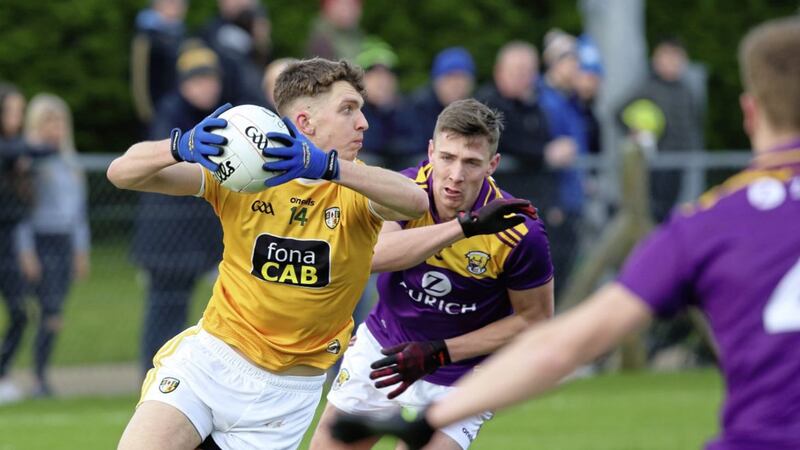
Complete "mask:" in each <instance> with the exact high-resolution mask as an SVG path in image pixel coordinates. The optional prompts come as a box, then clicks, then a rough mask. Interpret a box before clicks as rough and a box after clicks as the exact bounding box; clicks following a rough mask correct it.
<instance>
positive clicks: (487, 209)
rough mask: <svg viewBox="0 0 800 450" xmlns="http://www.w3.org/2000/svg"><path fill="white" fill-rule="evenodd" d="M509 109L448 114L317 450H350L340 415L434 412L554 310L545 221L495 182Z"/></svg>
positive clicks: (390, 236) (463, 434)
mask: <svg viewBox="0 0 800 450" xmlns="http://www.w3.org/2000/svg"><path fill="white" fill-rule="evenodd" d="M501 129H502V117H501V115H500V113H498V112H496V111H494V110H492V109H491V108H489V107H488V106H486V105H484V104H482V103H480V102H478V101H477V100H474V99H466V100H460V101H457V102H454V103H452V104H450V105H449V106H448V107H447V108H445V109H444V111H442V113H441V114H440V115H439V117H438V119H437V123H436V128H435V131H434V135H433V139H432V140H431V141H430V143H429V147H428V160H427V161H423V162H422V163H421V164H420V165H419V166H417V167H414V168H409V169H406V170H405V171H403V173H404V174H405V175H406V176H408V177H409V178H411V179H413V180H415V181H416V183H417V184H418V185H419V186H420V187H422V188H423V189H425V190H426V192H427V193H428V197H429V204H430V205H431V206H430V208H429V211H428V213H427V214H425V215H424V216H423V217H422V218H420V219H417V220H412V221H402V222H386V223H385V224H384V226H383V229H382V231H381V234H380V236H379V240H378V243H377V245H376V247H375V256H374V258H373V262H372V269H373V271H375V272H383V273H382V274H381V275H380V277H379V279H378V294H379V299H378V303H377V305H376V306H375V308H374V309H373V310H372V312H371V313H370V315H369V317H368V318H367V320H366V322H365V324H363V325H361V327H360V328H359V330H358V332H357V333H356V338H355V341H354V342H352V343H351V346H350V348H349V349H348V350H347V352H346V353H345V356H344V361H343V362H342V367H341V370H340V372H339V374H338V376H337V378H336V380H335V381H334V384H333V386H332V390H331V391H330V393H329V394H328V406H327V408H326V410H325V412H324V413H323V416H322V418H321V420H320V425H319V426H318V428H317V431H316V433H315V435H314V438H313V440H312V443H311V448H312V449H325V450H330V449H362V448H370V447H371V446H372V445H373V444H374V443H375V442H376V441H377V438H374V439H366V440H364V441H362V442H359V443H354V444H344V443H341V442H337V441H335V440H333V439H332V438H331V435H330V430H329V425H330V423H331V421H332V420H333V419H334V418H335V417H336V416H338V415H339V414H341V413H350V414H369V415H377V416H381V415H384V416H386V415H389V414H392V413H394V412H397V411H400V409H401V408H403V407H413V408H425V407H426V406H428V405H429V404H430V403H431V402H432V401H434V400H435V399H437V398H440V397H441V396H443V395H445V394H446V393H447V392H449V391H450V390H451V389H453V387H452V385H453V384H454V383H455V382H456V381H457V380H458V379H459V378H461V377H462V376H463V375H464V374H466V373H469V372H470V371H471V370H472V368H473V367H475V365H477V364H478V363H480V361H482V360H483V358H484V357H485V355H488V354H490V353H491V352H493V351H495V350H496V349H498V348H499V347H501V346H502V345H504V344H505V343H507V342H508V341H510V340H511V339H512V338H513V337H514V336H516V335H517V334H518V333H520V332H521V331H523V330H524V329H526V328H527V327H528V326H529V325H530V324H531V323H533V322H537V321H540V320H543V319H546V318H549V317H551V316H552V314H553V268H552V263H551V260H550V251H549V244H548V241H547V235H546V233H545V230H544V225H543V224H542V222H541V221H540V220H538V218H537V216H536V211H535V209H534V208H533V207H532V206H531V204H530V202H529V201H527V200H521V199H516V198H513V197H512V196H511V195H510V194H508V193H506V192H504V191H502V190H501V189H500V188H499V187H498V186H497V184H496V183H495V181H494V179H493V178H492V177H491V175H492V173H493V172H494V170H495V169H496V168H497V164H498V162H499V160H500V155H499V154H498V153H497V146H498V140H499V136H500V132H501ZM489 417H491V413H489V412H487V411H478V412H476V413H474V414H471V415H470V416H469V417H464V418H462V419H461V420H459V421H458V423H455V424H453V425H451V426H449V427H445V428H443V429H442V430H441V432H439V433H436V435H435V437H434V441H433V443H432V444H431V447H430V448H435V449H440V450H461V449H466V448H467V447H469V445H470V443H471V442H472V440H473V439H475V436H476V435H477V433H478V431H479V430H480V427H481V425H482V424H483V422H484V421H485V420H487V419H488V418H489Z"/></svg>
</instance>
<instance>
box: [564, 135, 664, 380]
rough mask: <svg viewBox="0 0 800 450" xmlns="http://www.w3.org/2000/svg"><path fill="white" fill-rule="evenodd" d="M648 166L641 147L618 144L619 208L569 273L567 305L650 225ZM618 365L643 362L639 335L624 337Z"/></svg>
mask: <svg viewBox="0 0 800 450" xmlns="http://www.w3.org/2000/svg"><path fill="white" fill-rule="evenodd" d="M648 173H649V172H648V167H647V164H646V161H645V157H644V153H643V152H642V149H641V148H640V147H639V146H638V145H636V143H634V142H633V141H632V140H626V141H625V143H624V144H623V147H622V167H621V177H620V182H621V186H620V194H621V196H620V209H619V211H618V212H617V214H616V215H615V216H614V217H613V218H612V220H611V222H610V223H609V225H608V226H607V227H606V228H605V230H604V231H603V234H602V235H601V236H600V239H599V240H598V241H597V243H596V244H595V245H593V246H592V247H591V248H590V249H589V252H588V255H587V257H586V259H585V260H584V261H583V262H582V263H581V264H580V266H579V267H578V268H577V269H576V270H575V272H574V273H573V274H572V276H571V277H570V279H571V281H570V283H569V286H567V290H566V292H565V294H564V297H562V298H561V299H559V300H560V302H559V309H560V310H563V309H567V308H570V307H572V306H574V305H576V304H578V303H579V302H580V301H581V300H583V299H584V298H586V297H587V296H589V294H591V293H592V291H593V290H594V289H595V287H596V286H597V283H598V282H599V281H600V279H601V278H602V277H603V275H605V273H606V271H607V270H609V269H619V267H620V266H621V265H622V263H623V261H624V260H625V257H626V256H627V255H628V253H629V252H630V251H631V249H633V247H634V245H636V243H637V242H638V241H639V239H641V238H642V237H643V236H644V235H645V234H646V233H647V232H648V231H650V229H651V228H652V227H653V220H652V218H651V216H650V204H649V193H650V189H649V177H648ZM621 356H622V360H621V367H622V368H623V369H639V368H641V367H643V366H644V364H645V352H644V345H643V344H642V339H641V336H640V335H639V334H638V333H637V334H636V335H632V336H629V337H628V338H626V339H625V340H624V341H623V343H622V346H621Z"/></svg>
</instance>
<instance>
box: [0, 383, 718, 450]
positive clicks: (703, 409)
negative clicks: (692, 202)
mask: <svg viewBox="0 0 800 450" xmlns="http://www.w3.org/2000/svg"><path fill="white" fill-rule="evenodd" d="M720 392H721V384H720V380H719V376H718V374H717V373H716V372H715V371H713V370H703V371H692V372H682V373H670V374H652V373H637V374H619V375H609V376H599V377H595V378H590V379H585V380H578V381H575V382H573V383H570V384H569V385H567V386H565V387H563V388H561V389H560V390H558V391H556V392H555V393H551V394H549V395H547V396H545V397H543V398H541V399H539V400H535V401H530V402H527V403H524V404H521V405H519V406H517V407H515V408H512V409H509V410H507V411H503V412H501V413H499V414H498V415H497V416H496V417H495V418H494V419H493V420H491V421H490V422H489V423H488V424H487V425H485V426H484V428H483V430H482V431H481V434H480V435H479V437H478V439H477V440H476V441H475V444H474V445H473V446H472V449H474V450H496V449H504V450H640V449H641V450H674V449H699V448H701V446H702V443H703V442H704V441H706V440H708V439H709V438H710V437H712V436H713V435H714V434H716V430H717V419H716V418H717V412H716V411H717V409H718V407H719V402H720ZM134 402H135V398H133V397H122V398H85V399H70V400H36V401H29V402H25V403H21V404H17V405H11V406H3V407H0V450H28V449H31V450H33V449H42V448H80V449H82V450H93V449H109V448H114V447H115V446H116V442H117V440H118V439H119V436H120V434H121V432H122V429H123V427H124V426H125V424H126V423H127V420H128V418H129V417H130V414H131V410H132V407H133V404H134ZM320 409H321V408H320ZM311 429H312V430H313V427H312V428H311ZM308 439H309V436H308V435H306V437H305V440H304V442H303V444H302V445H301V447H300V448H301V449H305V448H308ZM377 448H378V449H381V450H389V449H392V448H394V447H393V444H392V443H391V441H389V440H384V441H382V442H381V443H380V444H379V446H378V447H377Z"/></svg>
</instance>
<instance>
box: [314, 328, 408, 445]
mask: <svg viewBox="0 0 800 450" xmlns="http://www.w3.org/2000/svg"><path fill="white" fill-rule="evenodd" d="M380 349H381V347H380V345H379V344H378V343H377V342H376V341H375V339H374V338H373V337H372V335H371V334H370V333H369V330H368V329H367V327H366V325H364V324H362V325H361V326H359V327H358V331H357V332H356V337H355V339H354V340H353V341H351V344H350V346H349V348H348V349H347V351H346V352H345V354H344V358H343V360H342V367H341V369H340V370H339V373H338V375H337V376H336V378H335V379H334V380H333V385H332V386H331V390H330V392H328V405H327V406H326V407H325V411H324V412H323V413H322V417H320V420H319V424H318V425H317V429H316V431H315V432H314V436H313V438H312V439H311V447H310V449H311V450H328V449H334V450H342V449H348V450H362V449H368V448H372V446H373V445H374V444H375V443H376V442H377V441H378V438H375V439H368V440H364V441H362V442H358V443H357V444H354V445H346V444H344V443H342V442H339V441H337V440H334V439H333V436H331V433H330V425H331V423H332V422H333V420H334V418H335V417H336V415H337V414H339V413H341V412H345V413H348V414H363V415H371V414H381V413H391V412H393V411H396V410H398V409H399V408H400V406H399V405H398V404H397V403H396V402H395V401H394V400H389V399H387V398H386V393H385V392H381V391H379V390H378V389H376V388H375V386H374V385H373V381H372V380H370V378H369V372H370V367H369V366H370V364H371V363H372V362H373V361H375V360H377V359H380V358H382V357H383V356H384V355H382V354H381V352H380Z"/></svg>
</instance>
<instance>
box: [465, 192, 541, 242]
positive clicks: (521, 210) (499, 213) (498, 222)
mask: <svg viewBox="0 0 800 450" xmlns="http://www.w3.org/2000/svg"><path fill="white" fill-rule="evenodd" d="M523 215H524V216H528V217H530V218H531V219H534V220H535V219H536V218H537V217H538V215H537V214H536V208H534V207H533V205H531V202H529V201H528V200H524V199H521V198H496V199H494V200H492V201H490V202H489V203H487V204H486V205H484V206H483V207H481V208H480V209H479V210H477V211H470V212H469V213H465V212H461V213H459V216H458V223H460V224H461V229H462V230H464V236H466V237H470V236H475V235H478V234H492V233H497V232H498V231H503V230H505V229H507V228H511V227H513V226H516V225H519V224H521V223H522V222H524V221H525V217H524V216H523ZM506 216H508V217H506Z"/></svg>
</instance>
